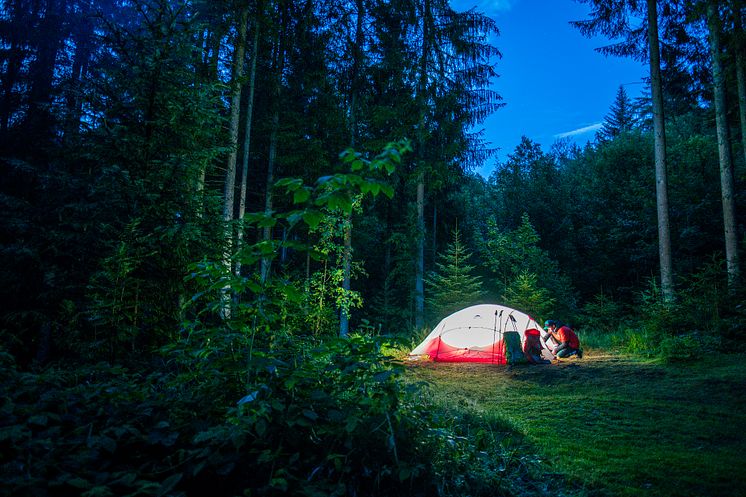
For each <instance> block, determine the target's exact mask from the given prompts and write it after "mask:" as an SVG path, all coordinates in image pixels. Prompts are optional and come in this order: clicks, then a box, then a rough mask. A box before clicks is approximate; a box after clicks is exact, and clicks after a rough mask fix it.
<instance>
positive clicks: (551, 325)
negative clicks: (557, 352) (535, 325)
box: [544, 319, 557, 331]
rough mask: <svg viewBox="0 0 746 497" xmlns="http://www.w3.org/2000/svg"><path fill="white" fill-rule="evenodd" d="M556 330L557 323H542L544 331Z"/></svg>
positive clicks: (549, 320) (548, 320)
mask: <svg viewBox="0 0 746 497" xmlns="http://www.w3.org/2000/svg"><path fill="white" fill-rule="evenodd" d="M556 328H557V322H556V321H554V320H552V319H547V320H546V321H544V329H545V330H547V331H554V330H555V329H556Z"/></svg>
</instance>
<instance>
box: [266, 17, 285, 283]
mask: <svg viewBox="0 0 746 497" xmlns="http://www.w3.org/2000/svg"><path fill="white" fill-rule="evenodd" d="M283 36H284V35H283V31H282V30H280V32H279V33H278V35H277V44H276V50H275V55H274V61H273V65H274V67H275V70H276V74H275V90H274V102H273V111H272V129H271V131H270V135H269V156H268V158H267V181H266V191H265V194H264V212H265V214H268V215H269V214H270V213H271V212H272V187H273V185H274V183H275V161H276V159H277V139H278V133H279V129H280V96H281V95H282V73H283V71H284V68H285V46H284V38H283ZM262 240H263V241H265V242H269V241H271V240H272V228H271V227H269V226H265V227H264V229H263V230H262ZM271 265H272V260H271V259H270V258H269V257H263V258H262V261H261V268H260V274H261V279H262V281H267V278H268V277H269V271H270V268H271Z"/></svg>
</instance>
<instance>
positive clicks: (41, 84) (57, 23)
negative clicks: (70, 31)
mask: <svg viewBox="0 0 746 497" xmlns="http://www.w3.org/2000/svg"><path fill="white" fill-rule="evenodd" d="M45 4H46V5H45V7H44V14H43V17H42V19H41V20H40V22H39V27H38V29H39V35H38V36H39V38H38V39H39V44H38V49H37V52H36V58H35V59H34V62H33V63H32V64H31V67H30V75H31V88H30V89H29V103H28V104H29V105H28V113H27V114H26V123H27V126H28V128H29V131H31V133H33V134H36V135H37V139H46V138H48V137H49V136H50V134H51V133H52V132H53V131H52V128H53V125H54V118H53V116H52V113H51V112H50V110H49V104H51V103H52V89H53V85H54V73H55V68H56V67H57V64H56V62H57V54H58V52H59V50H60V47H61V46H62V43H63V40H62V38H63V33H62V20H63V19H64V18H65V15H66V10H67V0H47V1H46V2H45Z"/></svg>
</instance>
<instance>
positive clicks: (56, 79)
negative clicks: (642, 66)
mask: <svg viewBox="0 0 746 497" xmlns="http://www.w3.org/2000/svg"><path fill="white" fill-rule="evenodd" d="M583 3H587V4H589V5H590V6H591V7H592V12H591V15H590V18H589V19H585V20H578V22H577V23H575V26H576V27H577V28H578V29H579V30H580V32H581V33H583V34H584V35H588V36H591V35H603V36H605V37H607V38H608V39H609V45H608V46H606V47H601V48H600V50H602V51H603V52H604V53H607V54H609V56H625V57H635V58H638V59H639V60H643V61H647V62H649V63H650V65H651V68H654V66H655V67H657V68H658V70H659V77H657V78H656V77H651V79H650V80H649V81H648V83H649V87H650V91H649V92H646V93H645V96H644V97H642V98H639V99H637V100H635V101H631V100H630V99H629V97H628V96H627V94H626V92H625V90H624V88H623V87H622V86H620V89H619V92H618V94H617V97H616V99H615V100H614V101H613V102H609V103H608V105H609V112H608V115H607V116H606V118H605V121H604V124H603V127H602V128H601V129H600V131H599V133H598V135H597V136H596V137H595V139H594V140H593V141H591V142H589V143H587V145H585V146H584V147H578V146H576V145H573V144H570V143H568V142H563V141H560V142H557V143H553V144H551V143H550V144H547V143H541V144H540V143H536V142H534V141H532V140H530V139H529V138H524V139H523V140H522V142H521V143H520V144H519V145H518V146H517V147H516V148H515V150H513V151H512V152H511V153H510V154H509V155H508V156H507V158H506V159H505V160H503V161H496V160H495V158H494V156H493V154H492V151H491V150H490V146H489V144H488V143H485V142H484V139H483V137H482V136H481V135H480V134H479V133H475V132H474V131H473V130H474V129H479V128H478V126H477V125H478V124H479V123H481V122H482V121H483V120H484V119H485V118H486V117H487V116H489V115H491V114H494V113H498V114H499V112H500V107H501V106H502V105H503V102H502V98H501V97H500V95H499V94H497V93H496V92H495V91H494V90H493V89H492V88H493V86H492V83H493V82H494V80H495V78H496V77H497V73H498V72H499V67H500V65H499V64H500V62H499V61H500V57H501V54H500V51H499V26H497V25H496V23H495V22H494V21H493V20H492V19H490V18H489V17H487V16H485V15H483V14H482V13H480V12H479V11H477V10H469V11H466V12H456V11H454V10H453V9H452V8H451V7H450V5H449V3H448V2H447V1H446V0H386V1H383V0H349V1H342V0H329V1H325V2H313V1H311V0H253V1H245V0H244V1H238V0H219V1H216V0H38V1H28V0H5V1H4V2H3V3H2V7H0V79H1V80H2V83H1V84H0V177H2V180H1V181H0V206H1V208H2V210H3V213H4V215H3V216H2V217H1V218H0V251H1V253H2V260H3V264H2V270H0V301H1V302H2V306H3V313H2V316H0V337H1V338H2V343H3V345H2V347H3V350H4V354H5V355H4V356H3V357H4V359H3V361H4V362H7V363H8V364H10V363H11V362H12V363H13V364H14V365H15V366H16V367H18V368H19V369H27V368H30V367H40V366H41V365H46V364H55V363H59V362H60V361H62V362H63V363H68V364H96V363H98V362H99V361H107V363H109V364H115V363H116V364H119V363H121V364H140V367H146V366H144V364H147V367H146V369H147V368H159V367H160V365H162V364H165V365H167V369H168V370H169V374H177V373H178V374H182V375H186V376H187V377H188V378H187V379H184V376H179V378H180V380H179V381H181V382H182V383H179V385H181V386H180V387H179V388H182V387H183V388H186V385H192V386H194V388H195V391H201V390H200V388H204V389H205V390H204V391H205V392H207V391H209V392H212V393H215V392H220V393H219V395H217V394H216V397H217V405H233V404H235V401H236V400H237V399H241V398H244V399H247V398H248V400H245V403H251V402H253V401H254V400H255V399H258V398H259V397H261V396H262V395H266V396H267V398H269V396H270V391H272V389H273V388H274V389H276V388H277V385H276V384H274V383H272V382H273V381H280V380H277V378H279V377H278V376H272V375H269V374H267V371H273V372H274V371H278V370H283V369H282V368H283V367H284V366H283V365H282V364H295V362H293V361H298V360H299V359H298V357H300V356H303V354H306V353H307V352H305V350H306V349H303V352H302V353H299V352H298V350H297V349H296V347H300V346H299V345H298V344H300V343H304V344H308V346H309V347H310V344H314V345H319V344H326V345H324V346H326V347H329V349H326V350H325V352H320V354H321V356H323V357H325V358H334V357H337V358H339V357H342V356H344V355H345V354H349V353H363V352H361V351H362V350H363V349H364V350H365V351H366V353H368V352H370V353H373V352H371V350H373V349H374V347H373V348H372V349H370V350H369V349H367V348H366V347H369V346H370V347H372V346H371V345H370V344H369V343H368V342H365V341H363V342H360V343H358V342H355V340H358V339H359V336H360V335H362V336H367V337H371V336H373V337H375V336H397V337H399V338H404V339H405V340H409V341H410V342H411V343H414V342H416V341H417V340H418V338H421V337H422V336H424V335H423V333H424V332H425V331H426V329H427V326H428V325H432V324H433V323H436V322H437V321H438V320H439V319H440V318H442V317H443V315H444V313H447V312H450V311H451V310H454V309H457V308H460V307H464V306H466V305H470V304H475V303H480V302H503V303H506V304H509V305H512V306H515V307H517V308H519V309H522V310H524V311H526V312H528V313H531V314H532V315H535V317H536V318H537V319H545V318H547V317H550V316H560V317H561V318H562V319H564V320H567V321H570V322H572V323H573V324H574V325H575V326H576V327H577V328H578V329H579V330H583V329H586V330H589V332H590V331H592V330H595V331H604V332H610V331H615V330H617V329H618V328H617V327H618V326H619V325H620V323H624V326H626V327H629V328H636V327H647V328H646V329H647V330H648V331H649V332H650V333H653V334H657V335H659V336H664V337H667V338H671V339H675V338H676V336H677V334H679V333H681V332H682V330H684V331H686V332H696V333H697V338H696V339H697V340H699V339H700V338H701V339H702V340H708V342H707V343H711V342H712V341H716V342H717V343H731V342H730V341H732V340H736V341H738V340H740V339H742V335H743V331H742V327H741V325H742V323H743V320H744V319H746V316H745V315H744V312H746V311H745V310H744V308H743V306H742V305H740V304H739V302H740V300H739V299H740V298H742V296H743V293H742V287H741V276H740V274H741V273H740V263H739V257H738V256H739V254H742V253H743V249H744V245H745V241H746V238H745V233H746V226H745V223H746V218H745V217H744V215H745V214H744V213H745V212H746V196H745V195H744V188H743V185H744V181H746V177H745V175H746V164H745V156H744V154H745V153H746V86H745V85H746V83H745V76H744V71H745V68H744V62H743V58H744V53H746V48H745V47H744V36H743V15H744V12H743V7H742V5H741V2H740V1H739V0H721V1H714V0H709V1H705V0H701V1H700V0H697V1H681V0H659V1H657V2H656V1H654V0H649V1H648V2H643V1H638V0H625V1H619V2H604V1H597V0H583ZM651 6H652V7H656V6H657V9H654V8H651ZM653 20H654V21H656V22H657V25H655V24H652V21H653ZM651 26H657V29H652V28H651ZM653 31H654V34H655V36H656V37H657V38H653V37H652V34H653ZM494 40H497V41H496V42H495V41H494ZM651 40H655V41H656V42H657V41H658V40H659V43H655V46H656V47H657V46H658V45H659V46H660V51H659V52H660V53H658V51H657V50H655V51H651V50H650V48H651V46H652V45H650V42H651ZM494 43H496V45H495V44H494ZM651 54H652V55H651ZM654 74H658V72H656V71H654V69H651V76H653V75H654ZM547 84H551V82H547ZM620 84H621V82H620ZM657 97H660V99H658V98H657ZM658 103H660V105H658ZM664 126H665V127H664ZM661 154H663V155H661ZM661 160H664V161H663V162H661ZM484 164H490V165H492V166H493V167H494V169H493V172H492V174H490V175H489V177H483V176H480V175H478V174H476V173H475V172H474V171H475V170H477V168H478V167H481V166H483V165H484ZM661 175H663V176H661ZM662 179H665V180H666V182H665V183H664V186H665V189H666V190H665V191H666V192H667V194H668V197H667V205H665V206H663V210H661V209H662V205H661V196H660V193H661V190H660V188H661V184H662V183H661V181H662ZM662 212H665V213H667V216H668V219H667V220H666V226H665V230H667V231H666V232H667V233H670V240H668V241H667V243H666V247H664V248H665V249H666V250H668V253H669V256H670V257H669V259H668V262H665V261H666V260H665V259H664V258H663V256H662V254H663V251H662V250H661V244H660V243H659V237H660V236H661V233H663V232H664V231H661V225H660V216H661V213H662ZM669 262H670V264H671V271H672V272H671V273H670V274H671V275H672V280H671V284H669V283H667V281H666V278H667V276H666V274H667V273H665V271H664V272H663V273H661V265H662V264H664V265H665V264H668V263H669ZM662 274H663V279H664V281H663V284H661V275H662ZM338 336H342V337H347V336H352V337H353V339H351V341H350V342H349V343H347V345H339V344H338V343H337V342H336V341H334V340H332V339H333V337H338ZM356 337H357V338H356ZM327 340H329V342H328V343H331V344H332V345H329V344H328V343H327ZM728 346H729V345H728ZM335 347H342V348H344V347H349V348H352V349H353V351H352V352H350V350H349V349H345V351H341V349H340V350H338V349H336V348H335ZM375 350H378V349H375ZM335 354H338V355H335ZM339 354H341V355H339ZM177 356H178V358H179V359H178V360H176V359H174V357H177ZM246 357H249V358H250V361H249V362H250V364H248V365H247V363H246V360H245V359H246ZM288 357H295V358H296V359H293V360H289V359H288ZM319 357H320V356H319ZM317 358H318V357H317ZM281 360H282V361H288V362H287V363H285V362H283V363H282V364H280V363H279V362H278V363H274V362H273V361H281ZM330 360H331V359H330ZM335 360H336V359H335ZM251 361H260V362H261V361H264V362H261V364H259V363H256V362H251ZM303 364H305V366H302V367H300V369H298V370H297V371H293V372H287V371H286V373H287V374H289V375H291V376H292V375H296V376H292V377H290V376H288V377H282V378H285V379H283V380H282V381H285V380H287V382H288V383H285V385H286V386H287V385H288V384H290V382H291V380H292V384H293V385H295V384H299V385H303V384H304V382H307V381H310V380H309V378H311V377H313V376H314V375H317V374H320V373H319V370H317V369H314V368H320V367H321V366H319V364H318V363H314V362H310V363H303ZM347 366H348V367H349V368H353V369H354V367H353V365H351V364H347ZM245 368H248V370H249V371H248V372H247V371H246V370H245ZM268 368H269V369H268ZM273 368H274V369H273ZM278 368H279V369H278ZM353 369H351V370H353ZM148 370H149V369H148ZM252 371H253V373H252ZM375 373H376V371H375V370H366V372H365V373H363V372H358V373H356V374H360V377H359V378H358V380H359V381H368V380H370V379H371V378H379V377H375ZM262 375H265V376H262ZM366 375H368V376H366ZM342 376H344V375H342ZM207 378H210V379H209V380H208V379H207ZM337 380H339V378H336V379H335V380H332V379H330V380H329V385H327V386H329V388H332V389H338V391H340V392H341V391H342V390H344V389H345V388H347V387H349V388H350V389H353V390H354V386H352V384H353V383H354V381H353V380H352V379H350V378H348V379H347V380H344V381H342V380H339V381H341V383H340V384H339V385H337V386H334V381H337ZM376 381H378V380H376ZM345 382H351V383H350V384H349V385H348V384H347V383H345ZM224 385H225V388H222V387H223V386H224ZM261 385H263V386H261ZM164 388H165V387H164ZM288 388H289V389H290V390H292V388H291V387H288ZM298 388H301V387H298ZM211 389H212V390H211ZM164 391H165V390H164ZM274 391H277V390H274ZM335 391H337V390H335ZM306 393H307V392H306ZM398 393H399V392H398V391H397V392H394V391H391V390H385V391H380V392H378V393H377V394H376V395H380V397H377V398H379V399H384V400H382V401H381V403H380V404H376V405H375V406H374V407H375V409H379V410H380V412H379V411H376V412H379V414H380V415H381V416H384V418H382V419H388V418H386V416H387V414H386V412H393V410H396V409H405V407H402V406H401V405H399V404H397V401H396V396H397V395H398ZM246 395H248V396H249V397H245V396H246ZM288 395H289V397H288V398H287V399H285V400H287V402H288V403H291V400H290V398H291V397H292V395H290V394H288ZM330 395H331V394H330ZM340 395H341V394H340ZM252 396H253V397H252ZM325 398H326V397H325ZM285 400H283V402H284V401H285ZM221 401H223V402H224V404H220V402H221ZM267 402H268V404H266V405H265V407H266V408H267V409H269V410H270V411H271V410H272V409H273V408H274V409H279V408H278V407H277V405H274V407H272V405H273V404H271V402H272V401H270V400H267ZM278 402H279V401H278ZM389 403H390V404H389ZM287 405H290V404H287ZM348 407H349V408H352V407H351V405H350V406H348ZM213 409H218V410H219V409H220V408H219V407H218V408H213ZM375 409H374V410H375ZM268 412H269V411H268ZM396 412H399V414H397V415H401V416H404V414H401V412H400V411H396ZM255 414H256V413H255ZM293 415H295V414H293ZM305 415H307V416H310V417H311V418H312V417H313V416H316V414H314V415H313V416H312V415H311V414H308V413H306V414H305ZM359 415H360V416H362V414H359ZM257 416H259V418H261V419H268V418H267V417H263V418H262V416H265V415H264V414H262V415H261V416H260V415H259V414H257ZM266 416H269V415H266ZM299 416H300V415H299ZM259 418H256V419H259ZM256 419H254V421H252V422H258V421H256ZM293 419H295V418H293ZM361 419H362V418H361ZM402 419H404V418H402ZM388 422H389V426H391V422H392V421H391V420H390V419H389V421H388ZM262 423H264V421H262ZM361 423H362V421H361ZM252 426H256V425H252ZM398 426H399V425H397V427H398ZM348 428H349V431H348V433H353V432H354V433H358V432H359V431H360V430H364V428H363V425H362V424H361V425H360V426H357V425H355V426H352V427H350V425H348ZM391 429H392V430H393V429H394V428H393V427H392V428H391ZM263 430H269V428H267V427H266V426H265V427H264V428H263ZM355 430H358V431H355ZM322 431H323V430H322ZM278 433H279V431H278V432H277V433H274V434H273V435H269V434H268V435H267V437H270V436H275V435H277V436H280V435H278ZM329 433H332V430H331V429H330V432H329ZM213 435H214V436H215V437H218V435H217V434H215V433H213ZM323 435H324V433H321V435H320V436H323ZM164 436H165V435H164ZM258 436H260V437H261V436H262V433H259V435H258ZM216 443H217V442H216ZM270 447H271V443H268V445H267V449H266V450H270ZM257 450H259V449H257ZM262 450H264V449H262ZM257 454H258V452H257ZM257 454H253V456H256V455H257ZM265 455H266V454H265ZM253 456H252V457H253ZM399 456H401V457H402V458H403V457H404V455H403V454H399ZM226 457H227V456H226ZM257 457H259V456H257ZM278 457H279V456H278ZM291 459H292V458H291ZM306 463H307V461H300V462H299V461H298V460H297V459H292V460H290V461H289V462H288V461H286V465H287V466H288V467H289V466H292V465H294V464H300V465H304V467H305V465H306ZM397 463H399V461H397ZM308 464H311V463H310V462H308ZM329 464H331V463H329ZM361 464H363V463H361ZM365 464H367V463H365ZM309 467H310V466H309ZM324 468H325V469H323V471H329V472H330V473H331V472H333V469H331V466H330V467H326V466H325V467H324ZM337 469H339V468H337ZM358 469H360V468H358ZM400 469H401V466H400ZM402 471H403V470H402ZM407 471H408V472H407V473H406V475H407V477H409V475H416V474H418V473H417V471H419V469H416V468H414V467H411V468H407ZM345 474H347V475H350V474H355V473H354V471H353V470H352V469H350V470H348V472H347V473H345ZM402 474H404V473H401V474H400V476H401V475H402ZM283 478H285V477H283ZM287 479H288V481H289V477H287ZM403 479H405V478H403ZM301 480H302V478H301ZM177 481H178V480H174V481H173V482H172V483H173V485H176V482H177ZM299 481H300V480H299ZM286 483H287V482H286ZM278 485H279V486H280V487H281V486H282V484H278ZM231 488H233V487H231Z"/></svg>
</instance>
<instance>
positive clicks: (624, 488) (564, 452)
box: [409, 351, 746, 497]
mask: <svg viewBox="0 0 746 497" xmlns="http://www.w3.org/2000/svg"><path fill="white" fill-rule="evenodd" d="M409 374H410V375H411V376H412V377H413V378H416V379H419V380H425V381H428V382H430V383H432V384H433V385H434V386H435V388H432V389H431V391H432V393H431V394H432V395H433V396H434V397H435V400H436V402H437V403H438V404H440V405H443V406H444V407H448V408H449V409H454V408H456V407H457V406H463V407H462V408H468V409H474V410H476V411H477V412H480V413H482V414H483V415H485V416H494V417H497V418H500V419H502V420H504V421H506V422H508V423H509V424H510V425H512V426H513V427H514V428H515V429H516V430H517V431H518V432H519V433H520V434H522V435H523V436H524V437H525V439H526V441H527V442H528V443H530V444H531V445H532V446H533V447H534V448H535V449H536V451H537V453H538V454H539V455H540V456H542V457H543V459H544V460H545V461H546V464H547V472H550V473H557V474H558V475H562V476H563V477H566V478H567V480H568V482H570V483H571V485H570V486H571V487H572V488H573V490H572V491H571V493H572V494H573V495H598V496H606V495H608V496H625V497H626V496H630V497H631V496H656V497H657V496H670V497H674V496H676V497H687V496H737V495H746V490H744V488H746V473H744V472H743V471H742V469H741V466H742V464H738V463H739V462H743V461H746V459H744V457H745V455H744V453H745V451H746V429H745V428H744V427H746V356H744V355H742V354H741V355H718V356H714V357H707V358H704V359H702V360H700V361H696V362H692V363H687V364H675V365H666V364H659V363H655V362H650V361H647V362H646V361H640V360H636V359H634V358H630V357H623V356H617V355H608V354H604V353H601V352H595V353H594V352H593V351H591V352H590V353H586V355H585V357H584V358H583V359H570V360H563V361H562V362H561V363H559V364H552V365H545V366H516V367H512V368H508V367H505V366H495V365H485V364H463V363H462V364H452V363H451V364H449V363H416V364H413V365H412V366H411V367H410V368H409Z"/></svg>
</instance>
